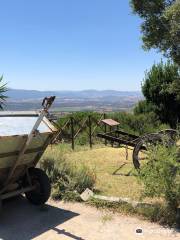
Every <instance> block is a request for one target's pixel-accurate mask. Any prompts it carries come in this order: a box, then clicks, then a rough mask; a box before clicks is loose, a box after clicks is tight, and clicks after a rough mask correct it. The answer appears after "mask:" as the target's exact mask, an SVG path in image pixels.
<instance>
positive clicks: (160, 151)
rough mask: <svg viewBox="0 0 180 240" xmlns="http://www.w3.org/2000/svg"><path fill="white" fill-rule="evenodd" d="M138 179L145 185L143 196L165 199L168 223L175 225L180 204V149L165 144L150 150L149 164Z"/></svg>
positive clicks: (165, 215) (143, 168)
mask: <svg viewBox="0 0 180 240" xmlns="http://www.w3.org/2000/svg"><path fill="white" fill-rule="evenodd" d="M138 178H139V180H140V182H141V183H142V184H143V185H144V191H143V196H147V197H160V198H163V199H164V203H165V206H166V208H165V209H164V217H165V218H166V222H168V223H174V222H175V219H176V215H177V209H178V206H179V204H180V156H179V148H178V147H177V146H171V147H167V146H165V144H164V145H157V146H154V147H153V149H149V152H148V163H147V164H145V165H144V166H143V167H142V168H141V170H140V173H139V175H138ZM164 220H165V219H164Z"/></svg>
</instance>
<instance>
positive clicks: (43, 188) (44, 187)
mask: <svg viewBox="0 0 180 240" xmlns="http://www.w3.org/2000/svg"><path fill="white" fill-rule="evenodd" d="M29 175H30V178H31V181H32V184H33V185H35V186H36V188H35V189H34V190H33V191H30V192H27V193H25V195H26V198H27V199H28V200H29V201H30V202H31V203H32V204H34V205H41V204H44V203H45V202H46V201H47V200H48V199H49V197H50V194H51V185H50V181H49V178H48V176H47V175H46V173H45V172H44V171H43V170H41V169H39V168H31V169H29Z"/></svg>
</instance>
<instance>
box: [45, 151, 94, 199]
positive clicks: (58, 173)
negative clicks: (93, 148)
mask: <svg viewBox="0 0 180 240" xmlns="http://www.w3.org/2000/svg"><path fill="white" fill-rule="evenodd" d="M41 168H42V169H44V170H45V172H46V173H47V175H48V177H49V179H50V181H51V184H52V188H53V191H52V197H53V198H54V199H64V200H80V198H79V195H80V194H81V193H82V192H83V191H84V190H85V189H86V188H89V189H93V187H94V184H95V174H94V173H93V172H92V171H91V170H90V169H89V168H88V167H86V166H85V165H75V164H72V163H70V162H67V161H65V159H64V158H63V157H62V155H61V153H59V154H56V156H52V157H46V158H43V159H42V161H41Z"/></svg>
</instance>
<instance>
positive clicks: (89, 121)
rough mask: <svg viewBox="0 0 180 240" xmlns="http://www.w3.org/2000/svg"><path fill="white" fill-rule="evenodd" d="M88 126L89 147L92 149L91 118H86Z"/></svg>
mask: <svg viewBox="0 0 180 240" xmlns="http://www.w3.org/2000/svg"><path fill="white" fill-rule="evenodd" d="M88 125H89V146H90V148H92V121H91V116H90V115H89V116H88Z"/></svg>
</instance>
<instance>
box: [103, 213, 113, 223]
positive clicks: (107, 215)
mask: <svg viewBox="0 0 180 240" xmlns="http://www.w3.org/2000/svg"><path fill="white" fill-rule="evenodd" d="M112 219H113V216H112V213H111V212H106V213H105V214H103V215H102V217H101V221H102V223H103V224H106V223H107V222H110V221H112Z"/></svg>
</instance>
